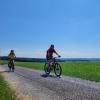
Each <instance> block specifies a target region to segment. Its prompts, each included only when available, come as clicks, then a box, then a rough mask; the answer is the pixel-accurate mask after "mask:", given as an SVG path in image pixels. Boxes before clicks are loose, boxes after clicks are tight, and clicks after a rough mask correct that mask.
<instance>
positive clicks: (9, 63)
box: [8, 59, 11, 71]
mask: <svg viewBox="0 0 100 100" xmlns="http://www.w3.org/2000/svg"><path fill="white" fill-rule="evenodd" d="M8 67H9V71H11V60H10V59H9V60H8Z"/></svg>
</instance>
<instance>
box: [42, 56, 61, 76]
mask: <svg viewBox="0 0 100 100" xmlns="http://www.w3.org/2000/svg"><path fill="white" fill-rule="evenodd" d="M50 63H51V64H49V66H48V62H45V65H44V71H45V73H46V75H49V74H50V72H51V71H52V70H54V73H55V75H56V76H57V77H60V76H61V74H62V68H61V66H60V64H59V63H58V61H57V60H56V57H54V58H53V59H52V61H51V62H50Z"/></svg>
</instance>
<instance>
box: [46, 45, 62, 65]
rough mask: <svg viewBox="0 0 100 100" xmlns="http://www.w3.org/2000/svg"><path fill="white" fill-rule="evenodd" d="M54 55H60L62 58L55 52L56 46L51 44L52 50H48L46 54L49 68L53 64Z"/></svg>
mask: <svg viewBox="0 0 100 100" xmlns="http://www.w3.org/2000/svg"><path fill="white" fill-rule="evenodd" d="M53 53H55V54H56V55H58V57H60V55H59V54H58V53H57V52H56V51H55V49H54V45H53V44H51V46H50V48H49V49H48V50H47V53H46V60H47V62H48V66H49V65H50V63H51V62H52V58H53Z"/></svg>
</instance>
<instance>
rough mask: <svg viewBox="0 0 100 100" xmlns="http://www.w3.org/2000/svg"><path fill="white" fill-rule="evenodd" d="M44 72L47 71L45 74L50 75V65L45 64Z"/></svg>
mask: <svg viewBox="0 0 100 100" xmlns="http://www.w3.org/2000/svg"><path fill="white" fill-rule="evenodd" d="M44 71H45V73H46V74H48V75H49V74H50V72H51V69H50V67H48V63H45V65H44Z"/></svg>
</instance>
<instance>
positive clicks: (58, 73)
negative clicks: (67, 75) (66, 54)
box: [54, 63, 62, 77]
mask: <svg viewBox="0 0 100 100" xmlns="http://www.w3.org/2000/svg"><path fill="white" fill-rule="evenodd" d="M54 73H55V75H56V76H57V77H60V76H61V74H62V68H61V66H60V64H59V63H55V65H54Z"/></svg>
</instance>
